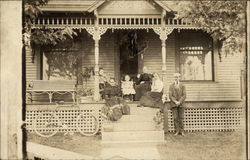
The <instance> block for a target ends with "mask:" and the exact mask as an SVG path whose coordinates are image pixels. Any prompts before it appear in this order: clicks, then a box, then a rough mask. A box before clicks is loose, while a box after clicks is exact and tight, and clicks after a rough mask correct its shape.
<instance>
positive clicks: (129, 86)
mask: <svg viewBox="0 0 250 160" xmlns="http://www.w3.org/2000/svg"><path fill="white" fill-rule="evenodd" d="M121 88H122V93H123V95H129V94H135V89H134V86H133V82H132V81H122V86H121Z"/></svg>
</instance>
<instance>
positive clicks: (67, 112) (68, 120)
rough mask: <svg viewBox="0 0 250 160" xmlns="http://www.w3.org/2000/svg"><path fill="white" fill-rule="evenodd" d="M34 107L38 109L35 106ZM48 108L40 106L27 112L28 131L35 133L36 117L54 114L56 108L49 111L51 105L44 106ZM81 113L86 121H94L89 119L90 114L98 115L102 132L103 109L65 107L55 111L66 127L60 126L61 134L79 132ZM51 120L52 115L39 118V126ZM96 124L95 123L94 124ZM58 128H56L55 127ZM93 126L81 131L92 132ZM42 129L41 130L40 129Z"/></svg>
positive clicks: (52, 107)
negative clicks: (47, 113) (45, 113)
mask: <svg viewBox="0 0 250 160" xmlns="http://www.w3.org/2000/svg"><path fill="white" fill-rule="evenodd" d="M90 106H91V105H90ZM34 107H36V106H35V105H34ZM44 107H46V108H45V109H42V106H39V108H37V109H32V110H27V111H26V128H27V130H28V131H30V132H33V131H34V123H33V122H34V120H35V119H36V117H37V116H38V115H39V114H40V113H43V112H49V113H53V112H54V108H55V106H51V109H49V108H48V107H49V105H48V106H44ZM80 113H82V115H83V116H85V117H84V118H86V120H93V119H90V118H89V117H88V115H89V114H88V113H92V114H93V115H98V117H97V118H98V121H99V126H100V129H99V131H101V126H102V117H101V114H100V113H101V107H95V106H94V107H85V106H83V107H81V109H80V110H79V109H76V108H72V107H70V106H69V107H68V108H67V107H64V109H59V110H57V111H55V115H56V116H57V117H58V118H59V120H60V122H62V124H64V125H65V126H66V127H62V126H59V132H78V131H77V127H76V124H77V119H76V117H77V115H79V114H80ZM49 118H50V119H51V115H47V116H46V115H44V117H43V118H39V124H41V125H42V124H43V123H45V122H46V120H47V119H49ZM93 124H94V123H93ZM55 127H56V126H55ZM90 127H91V126H86V128H81V129H86V130H90V129H91V128H90ZM39 129H41V128H39Z"/></svg>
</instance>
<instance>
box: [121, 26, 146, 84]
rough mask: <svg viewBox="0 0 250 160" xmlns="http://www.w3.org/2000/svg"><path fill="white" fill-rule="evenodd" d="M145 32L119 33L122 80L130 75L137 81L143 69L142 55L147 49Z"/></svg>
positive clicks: (129, 31)
mask: <svg viewBox="0 0 250 160" xmlns="http://www.w3.org/2000/svg"><path fill="white" fill-rule="evenodd" d="M144 36H145V33H144V31H137V30H126V31H122V32H120V33H119V38H120V45H119V52H120V59H119V60H120V80H124V76H125V75H126V74H128V75H129V76H130V77H131V79H135V78H136V76H137V74H138V73H140V72H141V69H142V67H143V59H142V53H143V50H144V49H145V37H144Z"/></svg>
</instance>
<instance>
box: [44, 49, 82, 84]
mask: <svg viewBox="0 0 250 160" xmlns="http://www.w3.org/2000/svg"><path fill="white" fill-rule="evenodd" d="M80 67H81V63H80V54H79V52H78V51H77V50H69V49H52V50H49V51H45V52H44V53H43V57H42V79H43V80H77V77H78V73H79V69H80Z"/></svg>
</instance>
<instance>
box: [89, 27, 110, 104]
mask: <svg viewBox="0 0 250 160" xmlns="http://www.w3.org/2000/svg"><path fill="white" fill-rule="evenodd" d="M86 30H87V32H88V33H89V34H91V35H92V37H93V40H94V41H95V45H94V47H95V64H94V70H95V79H94V101H99V100H100V89H99V41H100V39H101V35H102V34H104V33H105V32H106V31H107V28H105V27H87V28H86Z"/></svg>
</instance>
